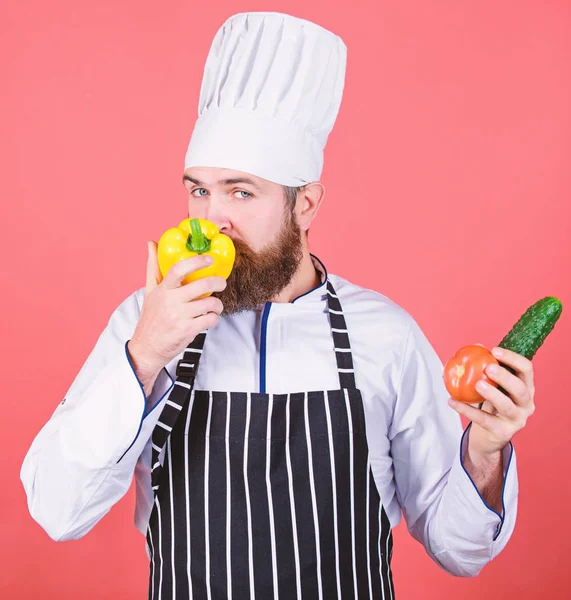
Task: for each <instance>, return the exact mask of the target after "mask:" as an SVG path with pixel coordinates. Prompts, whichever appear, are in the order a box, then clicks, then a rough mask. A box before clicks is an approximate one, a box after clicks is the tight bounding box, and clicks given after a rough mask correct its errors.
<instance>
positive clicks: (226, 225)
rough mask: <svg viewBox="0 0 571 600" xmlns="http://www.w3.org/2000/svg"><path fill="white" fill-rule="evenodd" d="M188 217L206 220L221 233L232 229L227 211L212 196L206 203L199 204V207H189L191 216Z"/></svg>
mask: <svg viewBox="0 0 571 600" xmlns="http://www.w3.org/2000/svg"><path fill="white" fill-rule="evenodd" d="M189 216H190V217H198V218H199V219H206V220H207V221H210V222H211V223H214V225H216V227H218V229H219V230H220V231H221V232H222V233H227V232H228V231H230V229H231V228H232V227H231V222H230V218H229V216H228V213H227V211H226V210H225V208H224V206H223V205H222V203H221V202H220V201H219V200H217V199H216V198H215V197H214V196H211V197H210V198H209V199H208V201H207V202H203V203H201V206H200V207H194V206H191V214H190V215H189Z"/></svg>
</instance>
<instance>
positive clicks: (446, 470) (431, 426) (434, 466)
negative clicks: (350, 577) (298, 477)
mask: <svg viewBox="0 0 571 600" xmlns="http://www.w3.org/2000/svg"><path fill="white" fill-rule="evenodd" d="M443 371H444V365H443V363H442V362H441V360H440V359H439V357H438V355H437V354H436V352H435V350H434V349H433V347H432V346H431V345H430V343H429V342H428V340H427V338H426V337H425V335H424V334H423V332H422V331H421V329H420V327H419V326H418V324H417V323H416V322H415V321H414V320H413V319H411V324H410V328H409V332H408V335H407V339H406V342H405V349H404V352H403V362H402V368H401V371H400V381H399V385H398V387H397V389H398V393H397V399H396V404H395V411H394V417H393V420H392V423H391V426H390V428H389V439H390V444H391V454H392V457H393V464H394V472H395V480H396V493H397V497H398V499H399V503H400V505H401V507H402V510H403V514H404V517H405V521H406V523H407V528H408V530H409V532H410V533H411V535H412V536H413V537H414V538H415V539H416V540H418V541H419V542H421V543H422V544H423V546H424V547H425V549H426V551H427V553H428V554H429V556H430V557H431V558H432V559H433V560H434V561H435V562H436V563H437V564H438V565H439V566H440V567H442V568H443V569H444V570H445V571H447V572H448V573H451V574H453V575H457V576H462V577H474V576H476V575H477V574H478V573H479V572H480V571H481V570H482V568H483V567H484V566H485V565H486V564H487V563H489V562H490V561H491V560H492V559H494V558H495V557H496V556H497V555H498V554H499V553H500V552H501V551H502V550H503V548H504V547H505V545H506V544H507V542H508V540H509V538H510V537H511V534H512V532H513V529H514V526H515V521H516V513H517V499H518V479H517V467H516V457H515V451H514V449H513V445H512V444H511V443H510V444H509V445H508V446H507V447H506V448H505V449H504V451H503V466H504V483H503V491H502V504H503V511H502V514H498V513H497V512H496V511H495V510H494V509H492V508H491V507H490V506H488V505H487V504H486V503H485V501H484V499H483V498H482V496H481V495H480V493H479V491H478V489H477V488H476V485H475V484H474V482H473V481H472V479H471V478H470V476H469V474H468V472H467V471H466V469H465V468H464V466H463V462H462V456H463V450H464V448H465V447H466V444H467V442H468V437H469V432H470V425H469V426H468V427H467V428H466V431H464V432H462V422H461V420H460V416H459V415H458V413H456V412H455V411H454V410H453V409H452V408H450V407H449V406H448V403H447V400H448V397H449V394H448V392H447V390H446V387H445V385H444V381H443V378H442V375H443Z"/></svg>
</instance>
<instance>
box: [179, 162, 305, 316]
mask: <svg viewBox="0 0 571 600" xmlns="http://www.w3.org/2000/svg"><path fill="white" fill-rule="evenodd" d="M183 182H184V185H185V187H186V189H187V190H188V212H189V217H191V218H196V217H198V218H200V219H206V220H208V221H211V222H212V223H214V224H215V225H217V226H218V228H219V229H220V232H221V233H224V234H225V235H228V236H229V237H231V238H232V240H233V241H234V244H235V246H236V262H235V265H234V269H233V271H232V273H231V274H230V277H229V278H228V285H227V287H226V289H225V290H224V291H223V292H220V293H216V294H214V295H216V296H218V297H219V298H220V299H221V301H222V304H223V305H224V312H223V314H234V313H237V312H240V311H242V310H253V309H255V308H256V307H257V306H258V305H260V304H263V303H265V302H269V301H271V300H272V299H273V298H274V297H275V296H277V295H278V294H279V293H280V292H281V291H282V290H283V289H284V288H285V287H286V286H287V285H288V284H289V283H290V281H291V279H292V278H293V276H294V275H295V272H296V271H297V268H298V266H299V264H300V262H301V260H302V258H303V243H302V234H301V231H300V228H299V226H298V224H297V220H296V217H295V214H294V212H293V211H292V209H291V208H290V207H288V206H286V201H285V196H284V190H283V187H282V186H281V185H279V184H277V183H273V182H271V181H267V180H265V179H261V178H259V177H254V176H253V175H250V174H247V173H243V172H241V171H233V170H230V169H220V168H210V167H209V168H206V167H191V168H189V169H187V170H186V171H185V173H184V176H183Z"/></svg>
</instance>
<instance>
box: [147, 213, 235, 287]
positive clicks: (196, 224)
mask: <svg viewBox="0 0 571 600" xmlns="http://www.w3.org/2000/svg"><path fill="white" fill-rule="evenodd" d="M157 254H158V259H159V268H160V270H161V274H162V276H163V277H164V276H165V275H166V274H167V273H168V271H169V269H170V268H171V267H172V266H173V265H174V264H176V263H178V262H180V261H181V260H186V259H187V258H191V257H192V256H196V255H197V254H208V255H209V256H212V258H213V259H214V263H213V264H212V265H210V266H209V267H204V268H203V269H199V270H198V271H194V272H193V273H189V274H188V275H186V276H185V277H184V279H183V280H182V283H183V284H186V283H190V282H191V281H196V280H197V279H202V278H203V277H209V276H212V275H216V276H219V277H224V279H228V276H229V275H230V273H231V272H232V268H233V267H234V260H235V258H236V248H235V247H234V243H233V242H232V239H231V238H230V237H228V236H227V235H224V234H223V233H220V230H219V229H218V227H216V225H214V223H211V222H210V221H206V220H205V219H184V220H183V221H181V222H180V223H179V225H178V227H172V228H171V229H167V230H166V231H165V232H164V233H163V235H162V236H161V238H160V240H159V243H158V248H157ZM206 296H210V294H206ZM203 297H205V296H203Z"/></svg>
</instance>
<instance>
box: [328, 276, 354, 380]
mask: <svg viewBox="0 0 571 600" xmlns="http://www.w3.org/2000/svg"><path fill="white" fill-rule="evenodd" d="M327 310H328V312H329V323H330V325H331V333H332V335H333V347H334V348H335V359H336V360H337V371H338V373H339V384H340V386H341V389H349V390H354V389H356V385H355V370H354V368H353V356H352V354H351V344H350V343H349V332H348V331H347V323H346V322H345V315H344V314H343V309H342V308H341V302H340V301H339V297H338V296H337V293H336V292H335V288H334V287H333V284H332V283H331V281H330V280H329V278H327Z"/></svg>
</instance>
